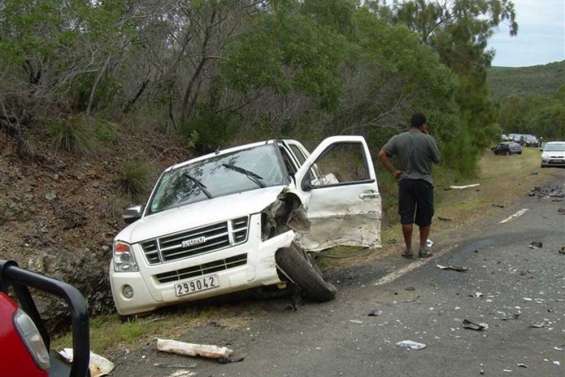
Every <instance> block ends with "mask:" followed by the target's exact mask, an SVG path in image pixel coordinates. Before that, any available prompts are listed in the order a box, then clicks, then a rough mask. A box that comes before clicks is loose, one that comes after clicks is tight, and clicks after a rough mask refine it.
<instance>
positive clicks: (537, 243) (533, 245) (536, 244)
mask: <svg viewBox="0 0 565 377" xmlns="http://www.w3.org/2000/svg"><path fill="white" fill-rule="evenodd" d="M542 247H543V242H540V241H532V242H530V249H541V248H542Z"/></svg>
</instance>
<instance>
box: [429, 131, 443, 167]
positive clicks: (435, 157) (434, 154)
mask: <svg viewBox="0 0 565 377" xmlns="http://www.w3.org/2000/svg"><path fill="white" fill-rule="evenodd" d="M430 151H431V159H432V162H433V163H435V164H439V162H440V161H441V154H440V153H439V148H438V147H437V144H436V140H435V139H434V138H433V137H432V136H430Z"/></svg>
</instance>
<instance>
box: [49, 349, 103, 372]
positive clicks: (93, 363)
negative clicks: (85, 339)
mask: <svg viewBox="0 0 565 377" xmlns="http://www.w3.org/2000/svg"><path fill="white" fill-rule="evenodd" d="M59 354H60V355H61V356H62V357H63V358H64V359H65V360H67V362H68V363H72V362H73V349H72V348H64V349H63V350H62V351H59ZM88 369H89V370H90V377H102V376H107V375H109V374H110V373H111V372H112V371H113V370H114V363H112V362H111V361H110V360H108V359H106V358H105V357H103V356H100V355H98V354H95V353H94V352H90V362H89V365H88Z"/></svg>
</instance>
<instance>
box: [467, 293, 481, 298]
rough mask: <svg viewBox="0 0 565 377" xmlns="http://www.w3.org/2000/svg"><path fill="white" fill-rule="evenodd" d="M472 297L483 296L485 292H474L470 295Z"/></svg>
mask: <svg viewBox="0 0 565 377" xmlns="http://www.w3.org/2000/svg"><path fill="white" fill-rule="evenodd" d="M470 296H471V297H475V298H481V297H483V296H484V294H483V292H475V293H474V294H472V295H470Z"/></svg>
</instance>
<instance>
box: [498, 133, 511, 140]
mask: <svg viewBox="0 0 565 377" xmlns="http://www.w3.org/2000/svg"><path fill="white" fill-rule="evenodd" d="M500 140H502V141H510V140H511V139H510V136H508V135H505V134H502V135H500Z"/></svg>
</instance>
